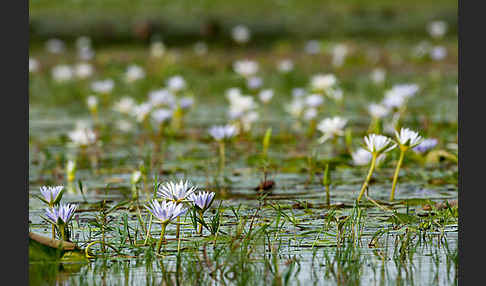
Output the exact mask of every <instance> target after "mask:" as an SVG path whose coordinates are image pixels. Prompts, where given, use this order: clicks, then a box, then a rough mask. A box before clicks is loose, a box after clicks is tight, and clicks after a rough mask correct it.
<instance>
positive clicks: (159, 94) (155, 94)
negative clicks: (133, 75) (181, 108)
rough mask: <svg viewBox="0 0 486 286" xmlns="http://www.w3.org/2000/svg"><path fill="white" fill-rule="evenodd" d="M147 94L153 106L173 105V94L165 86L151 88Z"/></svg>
mask: <svg viewBox="0 0 486 286" xmlns="http://www.w3.org/2000/svg"><path fill="white" fill-rule="evenodd" d="M148 96H149V102H150V104H152V105H153V106H160V105H167V106H173V105H174V104H175V100H176V99H175V96H174V94H173V93H172V92H170V91H169V90H167V89H165V88H162V89H157V90H153V91H151V92H149V94H148Z"/></svg>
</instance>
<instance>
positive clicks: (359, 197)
mask: <svg viewBox="0 0 486 286" xmlns="http://www.w3.org/2000/svg"><path fill="white" fill-rule="evenodd" d="M376 158H377V154H376V153H372V156H371V166H370V170H369V171H368V176H366V180H365V181H364V183H363V187H362V188H361V191H360V192H359V196H358V203H359V201H360V200H361V197H362V196H363V194H364V192H365V190H366V187H368V183H369V182H370V179H371V175H373V171H374V170H375V165H376Z"/></svg>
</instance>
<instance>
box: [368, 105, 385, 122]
mask: <svg viewBox="0 0 486 286" xmlns="http://www.w3.org/2000/svg"><path fill="white" fill-rule="evenodd" d="M368 112H369V114H370V115H371V117H373V118H377V119H379V118H383V117H385V116H387V115H388V113H389V112H390V110H389V109H388V108H387V107H386V106H385V105H382V104H377V103H371V104H370V105H368Z"/></svg>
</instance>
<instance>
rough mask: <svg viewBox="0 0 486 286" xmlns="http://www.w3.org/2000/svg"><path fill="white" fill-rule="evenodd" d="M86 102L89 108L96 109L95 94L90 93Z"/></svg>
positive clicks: (96, 100)
mask: <svg viewBox="0 0 486 286" xmlns="http://www.w3.org/2000/svg"><path fill="white" fill-rule="evenodd" d="M86 104H87V105H88V108H89V109H90V110H96V109H97V108H98V98H97V97H96V96H95V95H90V96H88V98H87V99H86Z"/></svg>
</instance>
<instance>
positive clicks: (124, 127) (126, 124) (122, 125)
mask: <svg viewBox="0 0 486 286" xmlns="http://www.w3.org/2000/svg"><path fill="white" fill-rule="evenodd" d="M116 127H117V128H118V129H119V130H120V131H122V132H129V131H131V130H133V128H134V126H133V124H132V122H130V121H128V120H125V119H120V120H117V122H116Z"/></svg>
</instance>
